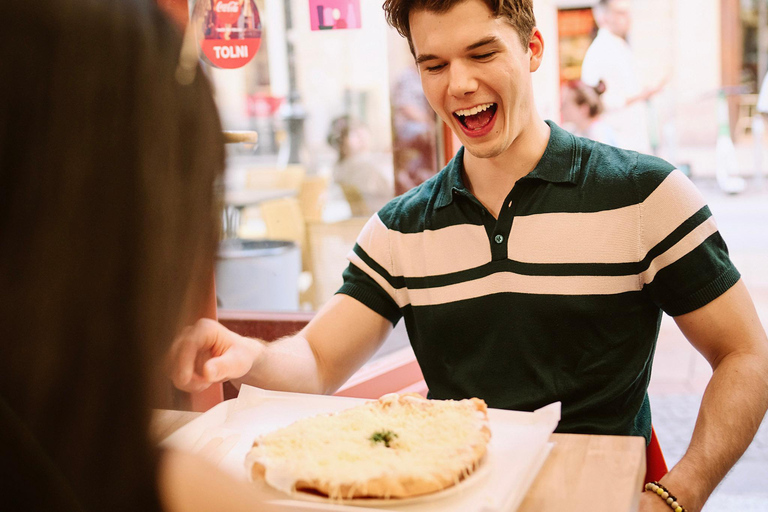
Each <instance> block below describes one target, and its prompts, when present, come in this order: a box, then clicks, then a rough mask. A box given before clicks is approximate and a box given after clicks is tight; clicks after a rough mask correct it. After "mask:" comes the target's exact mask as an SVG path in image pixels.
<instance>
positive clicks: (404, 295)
mask: <svg viewBox="0 0 768 512" xmlns="http://www.w3.org/2000/svg"><path fill="white" fill-rule="evenodd" d="M347 259H348V260H349V261H350V262H351V263H353V264H354V265H355V266H356V267H359V268H360V270H362V271H363V272H365V273H366V274H368V276H369V277H370V278H371V279H373V280H374V281H376V283H377V284H378V285H379V286H381V287H382V289H383V290H384V291H385V292H387V294H388V295H389V296H390V297H392V300H394V301H395V303H396V304H397V306H398V307H400V308H402V307H404V306H407V305H408V290H407V289H406V288H400V289H396V288H394V287H393V286H392V285H390V284H389V282H388V281H387V280H386V279H385V278H384V277H383V276H382V275H381V274H379V273H378V272H376V271H375V270H373V269H372V268H371V267H370V266H369V265H368V264H367V263H366V262H365V261H363V260H362V258H360V256H358V255H357V254H356V253H355V251H354V250H352V251H349V254H347Z"/></svg>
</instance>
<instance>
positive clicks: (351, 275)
mask: <svg viewBox="0 0 768 512" xmlns="http://www.w3.org/2000/svg"><path fill="white" fill-rule="evenodd" d="M347 259H348V260H349V265H348V266H347V269H346V270H345V271H344V273H343V274H342V276H343V278H344V284H343V285H342V286H341V288H339V290H338V291H337V292H336V293H342V294H345V295H348V296H350V297H352V298H354V299H356V300H358V301H360V302H361V303H363V304H365V305H366V306H367V307H369V308H370V309H372V310H373V311H375V312H376V313H378V314H380V315H381V316H383V317H384V318H386V319H388V320H389V321H390V322H392V324H393V325H395V324H397V322H398V321H399V320H400V318H401V317H402V312H401V309H400V303H403V298H402V296H403V293H404V291H403V283H399V282H398V280H397V279H396V278H394V277H392V271H391V270H392V257H391V251H390V246H389V229H388V228H387V227H386V226H385V225H384V223H383V222H382V221H381V219H380V218H379V216H378V215H374V216H373V217H371V219H370V220H369V221H368V222H367V223H366V225H365V227H363V230H362V231H361V232H360V235H359V236H358V238H357V242H356V243H355V246H354V247H353V248H352V250H351V251H350V252H349V254H348V255H347Z"/></svg>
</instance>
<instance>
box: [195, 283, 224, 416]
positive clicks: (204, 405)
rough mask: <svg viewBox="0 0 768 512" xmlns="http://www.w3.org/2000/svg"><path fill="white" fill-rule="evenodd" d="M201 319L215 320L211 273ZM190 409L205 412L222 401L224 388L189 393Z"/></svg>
mask: <svg viewBox="0 0 768 512" xmlns="http://www.w3.org/2000/svg"><path fill="white" fill-rule="evenodd" d="M199 316H200V317H202V318H210V319H212V320H217V319H218V318H217V311H216V283H215V281H214V273H213V272H211V285H210V291H209V292H208V300H206V302H205V304H204V306H203V311H201V314H200V315H199ZM189 398H190V407H191V409H192V410H193V411H195V412H205V411H207V410H208V409H210V408H211V407H213V406H214V405H216V404H218V403H219V402H221V401H222V400H224V387H223V386H222V384H221V382H218V383H216V384H212V385H211V386H210V387H209V388H208V389H206V390H205V391H199V392H197V393H190V395H189Z"/></svg>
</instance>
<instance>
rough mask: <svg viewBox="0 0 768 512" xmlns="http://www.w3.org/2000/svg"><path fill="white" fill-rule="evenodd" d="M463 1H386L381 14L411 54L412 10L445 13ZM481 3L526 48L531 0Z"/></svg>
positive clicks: (532, 23)
mask: <svg viewBox="0 0 768 512" xmlns="http://www.w3.org/2000/svg"><path fill="white" fill-rule="evenodd" d="M464 1H466V0H385V1H384V12H385V13H386V16H387V23H389V24H390V25H392V27H394V28H395V29H396V30H397V31H398V32H399V33H400V35H401V36H403V37H404V38H406V39H407V40H408V45H409V46H410V47H411V53H414V50H413V40H412V39H411V26H410V14H411V13H412V12H414V11H428V12H434V13H445V12H448V11H450V10H451V9H452V8H453V7H455V6H456V5H458V4H460V3H462V2H464ZM483 1H484V2H485V4H486V5H487V6H488V9H490V11H491V12H492V13H493V14H494V16H496V17H497V18H504V19H506V20H507V21H508V22H509V23H510V25H512V26H513V27H514V28H515V30H516V31H517V34H518V36H520V42H521V43H522V44H523V48H528V41H529V40H530V37H531V33H532V32H533V29H534V27H535V26H536V18H535V17H534V15H533V0H483Z"/></svg>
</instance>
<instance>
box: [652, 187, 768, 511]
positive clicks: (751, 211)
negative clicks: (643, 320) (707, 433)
mask: <svg viewBox="0 0 768 512" xmlns="http://www.w3.org/2000/svg"><path fill="white" fill-rule="evenodd" d="M694 182H695V183H696V185H697V186H698V187H699V189H700V190H701V191H702V193H703V194H704V196H705V198H706V199H707V202H708V204H709V206H710V209H711V210H712V212H713V214H714V215H715V219H716V221H717V224H718V228H719V230H720V232H721V233H722V235H723V237H724V239H725V241H726V243H727V244H728V248H729V250H730V254H731V258H732V259H733V261H734V263H735V264H736V266H737V267H738V268H739V270H740V271H741V273H742V276H743V278H744V281H745V283H746V284H747V287H748V288H749V290H750V293H751V294H752V296H753V299H754V300H755V305H756V307H757V310H758V314H759V315H760V317H761V318H762V321H763V325H764V326H768V190H767V189H766V188H765V187H763V188H762V189H759V190H758V189H756V188H755V187H752V188H751V189H750V188H748V189H747V191H746V192H744V193H743V194H740V195H737V196H728V195H725V194H723V193H722V192H720V191H719V190H718V189H717V187H716V186H715V183H714V181H711V180H710V181H697V180H694ZM710 374H711V371H710V370H709V367H708V365H707V363H706V361H705V360H704V359H703V358H702V357H701V356H700V355H699V354H698V353H697V352H695V351H694V350H693V349H692V348H690V345H688V344H687V342H686V341H685V339H684V338H682V336H681V335H680V334H679V331H677V329H676V326H675V325H674V322H672V321H671V320H670V319H668V318H665V321H664V322H663V323H662V332H661V334H660V337H659V345H658V349H657V353H656V358H655V361H654V375H653V377H652V379H651V386H650V388H649V394H650V399H651V411H652V414H653V423H654V427H655V429H656V433H657V435H658V437H659V443H660V444H661V447H662V450H663V452H664V456H665V458H666V460H667V464H668V465H669V466H670V467H671V466H673V465H674V464H675V463H676V462H677V461H679V460H680V458H681V457H682V456H683V454H684V452H685V449H686V448H687V446H688V443H689V441H690V439H691V433H692V432H693V427H694V424H695V422H696V415H697V413H698V408H699V404H700V403H701V396H702V393H703V390H704V386H705V385H706V382H707V380H708V378H709V375H710ZM675 375H677V376H679V377H675ZM737 511H738V512H757V511H760V512H768V421H764V423H763V425H762V426H761V428H760V430H759V431H758V433H757V435H756V436H755V439H754V441H753V442H752V444H751V445H750V447H749V448H748V449H747V451H746V452H745V454H744V455H743V456H742V458H741V459H740V460H739V462H738V463H737V464H736V466H734V468H733V469H732V470H731V471H730V472H729V473H728V475H727V476H726V477H725V479H724V480H723V481H722V482H721V484H720V485H719V486H718V487H717V489H716V490H715V492H714V493H713V494H712V496H711V497H710V499H709V501H708V502H707V504H706V505H705V507H704V512H737Z"/></svg>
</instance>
